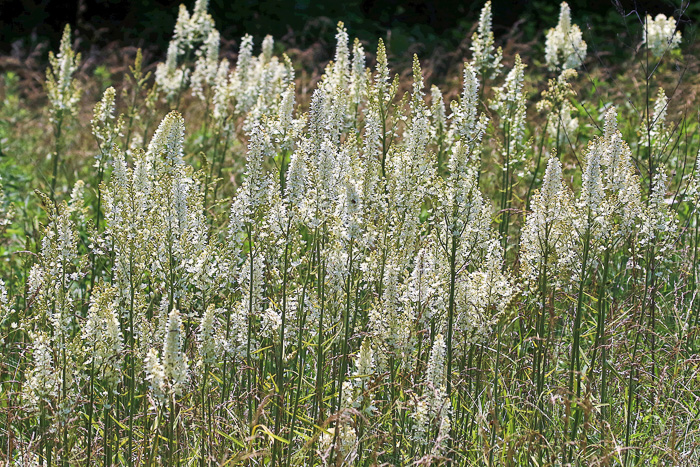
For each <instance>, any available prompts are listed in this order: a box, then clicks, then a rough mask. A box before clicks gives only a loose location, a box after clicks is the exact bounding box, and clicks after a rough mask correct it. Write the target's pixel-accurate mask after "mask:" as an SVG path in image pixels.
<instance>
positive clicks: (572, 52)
mask: <svg viewBox="0 0 700 467" xmlns="http://www.w3.org/2000/svg"><path fill="white" fill-rule="evenodd" d="M586 49H587V46H586V42H585V41H584V40H583V35H582V34H581V29H579V27H578V26H577V25H575V24H571V9H570V8H569V5H568V4H567V3H566V2H562V4H561V11H560V13H559V24H557V27H556V28H552V29H550V30H549V32H548V33H547V41H546V43H545V60H546V61H547V65H548V66H549V69H550V70H555V69H566V68H578V67H579V66H580V65H581V63H583V59H584V58H586Z"/></svg>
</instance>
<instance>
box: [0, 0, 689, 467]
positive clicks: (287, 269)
mask: <svg viewBox="0 0 700 467" xmlns="http://www.w3.org/2000/svg"><path fill="white" fill-rule="evenodd" d="M207 8H208V7H207V1H206V0H197V1H196V3H195V5H194V7H193V9H192V10H189V9H188V7H186V6H184V5H183V6H181V7H180V11H179V15H178V17H177V20H176V23H175V28H174V33H173V36H172V41H171V42H170V46H169V48H168V50H167V52H166V51H163V56H162V58H164V60H163V61H162V62H159V63H157V64H153V65H152V64H150V63H146V61H145V60H144V57H143V55H142V53H141V51H140V50H139V51H138V52H137V53H136V54H134V60H133V63H131V65H130V67H129V69H128V70H126V71H125V72H124V73H122V74H119V75H112V74H110V73H109V71H107V69H106V68H104V67H100V66H97V67H96V68H95V69H94V70H95V72H94V73H93V74H92V75H91V76H88V75H86V74H84V73H81V72H80V69H81V64H82V60H81V55H80V53H78V51H77V50H75V49H74V43H73V41H72V35H71V29H70V26H66V29H65V32H64V35H63V40H62V41H61V45H60V49H59V50H58V51H57V52H56V53H50V54H49V57H48V68H47V69H46V75H45V77H42V82H43V88H42V89H43V91H42V93H43V96H45V97H43V98H42V99H43V101H42V100H32V101H31V102H30V101H29V100H28V99H26V96H25V95H23V91H22V83H21V80H20V78H19V76H18V75H17V74H16V73H12V72H5V73H4V74H3V76H2V84H1V85H0V95H2V102H1V103H0V155H1V156H2V157H1V158H0V173H2V186H3V191H2V192H1V193H0V194H1V196H0V254H1V258H2V261H1V262H0V355H1V356H2V358H1V362H0V378H1V381H2V386H1V390H0V460H2V462H3V463H5V464H7V465H22V466H24V465H47V466H51V465H112V464H119V465H276V466H278V465H279V466H281V465H285V466H289V465H380V464H381V465H443V464H444V465H537V466H544V465H625V466H629V465H647V464H653V465H697V464H699V463H700V418H699V417H700V355H699V354H698V349H699V348H700V332H698V329H699V327H698V325H699V321H700V297H699V296H697V290H698V288H697V280H698V275H699V274H700V258H698V255H699V253H700V251H699V247H700V210H699V208H700V204H699V203H700V174H698V169H699V168H698V161H699V156H700V152H699V150H700V135H699V134H698V130H699V128H700V127H699V126H698V124H699V123H700V122H699V121H698V115H700V114H699V112H698V109H699V107H698V102H697V101H696V99H695V97H696V93H697V91H698V89H700V87H699V85H700V81H698V79H697V72H698V62H697V56H696V54H697V48H696V47H695V45H694V44H692V43H689V42H688V41H687V40H686V39H685V38H684V36H683V35H682V30H681V27H680V26H681V24H680V23H679V21H678V20H677V19H674V18H673V17H666V16H665V15H661V14H659V15H655V16H651V15H647V16H646V17H644V16H640V24H639V25H638V26H639V28H638V29H637V30H636V33H630V34H629V35H628V36H627V40H628V41H629V43H628V48H627V50H628V52H629V58H628V59H627V60H626V61H625V62H624V64H623V65H622V66H617V67H613V68H608V67H606V66H605V57H604V56H602V55H601V54H598V53H596V50H595V49H594V47H592V46H591V45H590V44H591V41H593V42H595V41H600V40H601V39H599V38H589V37H587V35H586V33H584V32H583V31H582V30H581V28H579V26H577V25H576V24H575V21H574V20H572V12H571V11H570V9H569V7H568V5H567V4H566V3H562V4H561V11H560V16H559V22H558V24H556V25H552V26H553V27H552V29H550V30H549V31H548V32H546V33H545V34H544V35H543V43H542V44H540V45H533V44H529V45H522V44H521V45H518V44H513V43H512V41H510V40H509V41H507V42H501V41H500V39H499V38H498V37H494V34H493V32H492V27H491V23H492V18H491V4H490V2H487V3H486V4H485V5H484V6H483V10H482V11H481V16H480V18H479V21H478V27H477V28H475V31H474V34H473V36H472V37H471V40H470V41H469V44H470V47H469V49H470V50H469V51H468V54H467V55H468V56H467V57H466V59H465V61H464V62H463V65H462V66H461V67H460V71H459V79H455V78H454V77H435V76H431V75H432V73H430V72H428V73H426V71H425V70H423V69H422V67H421V62H420V61H419V58H418V57H417V56H414V57H413V61H412V67H411V70H410V73H406V74H402V75H401V76H399V75H398V74H396V73H394V72H392V67H391V64H390V57H388V56H387V51H386V49H385V45H384V42H383V41H382V40H381V39H379V40H378V41H377V42H376V43H373V44H366V43H361V42H360V41H358V40H355V41H354V42H352V41H350V36H349V35H348V32H347V31H346V28H345V27H344V25H343V24H342V23H339V24H338V27H337V35H336V40H337V45H336V50H335V55H334V58H333V60H332V61H331V62H330V63H328V64H327V65H325V64H323V65H324V66H325V68H324V71H323V73H322V74H320V75H309V74H308V73H307V72H306V71H304V70H302V69H301V68H300V67H299V66H298V64H295V62H294V60H293V59H292V58H290V56H293V54H292V55H290V56H288V55H287V54H285V53H284V50H283V47H281V46H280V45H279V44H276V43H275V42H274V41H273V38H272V37H269V36H268V37H266V38H265V39H264V40H263V41H262V43H261V44H259V45H258V44H254V41H253V38H252V37H251V36H246V37H244V38H242V39H241V41H240V43H239V46H238V49H237V55H236V58H235V60H229V58H227V57H231V55H230V53H231V51H224V50H220V49H221V47H220V45H221V44H222V38H221V37H220V35H219V32H218V31H217V29H216V25H215V22H214V20H213V18H212V16H211V15H210V14H209V13H208V11H207ZM680 13H681V14H682V12H680ZM679 17H680V15H679ZM635 34H636V35H635ZM511 39H512V38H511ZM614 39H615V38H610V40H614ZM499 44H500V45H501V46H502V48H501V47H499ZM630 44H631V45H630ZM365 48H368V49H370V48H371V50H372V51H375V50H376V54H371V53H370V54H368V53H367V52H366V51H365ZM318 65H319V67H321V64H318ZM426 75H428V76H431V79H433V80H435V82H438V83H441V84H443V86H442V89H441V88H440V87H438V86H436V85H432V86H430V87H428V86H427V85H426V78H425V77H426ZM445 83H447V85H444V84H445ZM450 83H453V84H452V85H450ZM457 83H458V84H457ZM37 102H38V103H39V104H40V105H39V104H37Z"/></svg>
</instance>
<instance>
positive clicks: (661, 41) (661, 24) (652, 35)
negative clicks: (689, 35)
mask: <svg viewBox="0 0 700 467" xmlns="http://www.w3.org/2000/svg"><path fill="white" fill-rule="evenodd" d="M642 43H643V44H647V47H648V48H649V50H650V51H651V53H652V55H653V56H654V57H657V58H658V57H661V56H663V54H665V53H666V52H672V51H673V50H675V49H676V48H677V47H678V46H679V45H680V43H681V32H680V31H678V30H677V25H676V20H675V19H673V16H671V17H669V18H667V17H666V15H664V14H661V13H659V14H658V15H656V18H654V19H652V18H651V15H647V16H646V19H645V24H644V34H643V39H642Z"/></svg>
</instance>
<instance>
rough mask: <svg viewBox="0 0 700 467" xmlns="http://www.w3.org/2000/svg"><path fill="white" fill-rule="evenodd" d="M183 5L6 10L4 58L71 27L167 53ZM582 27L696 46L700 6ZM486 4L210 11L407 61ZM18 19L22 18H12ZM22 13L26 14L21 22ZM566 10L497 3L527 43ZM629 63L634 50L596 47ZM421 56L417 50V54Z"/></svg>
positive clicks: (302, 2)
mask: <svg viewBox="0 0 700 467" xmlns="http://www.w3.org/2000/svg"><path fill="white" fill-rule="evenodd" d="M180 3H181V0H140V1H130V2H125V1H119V0H97V1H95V0H92V1H90V0H67V1H58V0H3V1H0V5H1V9H2V11H3V20H2V21H1V22H0V37H2V41H0V54H6V53H9V52H10V51H11V50H12V47H13V43H16V42H17V41H23V42H24V45H25V46H31V44H32V43H37V42H45V41H48V43H49V47H50V49H55V48H56V47H57V46H58V43H59V41H60V38H61V37H60V34H61V31H62V30H63V26H64V25H65V24H67V23H70V24H72V25H73V26H74V27H75V32H76V36H77V37H78V38H79V39H82V40H84V41H87V42H89V43H90V44H92V45H93V46H96V47H104V46H106V45H108V44H110V43H114V42H117V43H119V44H120V45H132V46H138V47H143V48H153V49H154V50H161V51H165V50H166V49H167V45H168V41H169V40H170V38H171V35H172V23H173V21H174V19H175V18H176V17H177V9H178V5H179V4H180ZM569 3H570V6H571V7H572V10H573V11H574V20H575V21H576V23H577V24H580V25H581V27H582V29H584V30H585V29H589V28H591V27H592V25H595V28H594V29H595V30H596V31H597V32H599V33H601V37H602V34H604V35H605V37H608V38H610V37H614V36H618V37H620V36H622V37H628V36H630V35H631V33H636V32H637V30H638V29H639V28H640V27H641V25H640V21H639V18H643V17H644V15H645V14H646V12H647V11H651V12H654V13H655V14H656V13H665V14H667V15H674V17H676V18H682V19H681V21H682V22H684V27H683V29H684V35H685V37H686V38H688V37H691V36H692V35H694V30H695V26H693V25H691V20H692V19H693V18H697V17H699V16H700V2H691V1H689V0H680V1H670V0H656V1H651V0H646V1H644V0H641V1H636V0H635V1H631V0H572V1H570V2H569ZM481 6H482V5H481V2H469V1H466V2H465V1H439V0H433V1H423V0H407V1H406V0H344V1H341V2H338V1H328V0H326V1H320V0H318V1H311V0H262V1H258V0H211V1H210V6H209V10H210V12H211V14H212V16H213V18H214V20H215V21H216V23H217V25H220V30H221V34H222V37H226V38H240V37H242V36H243V35H244V34H251V35H253V36H254V37H255V39H256V42H259V41H260V40H262V38H263V37H264V36H265V35H267V34H271V35H272V36H273V37H275V38H277V39H281V40H282V42H283V43H286V44H287V45H293V46H296V47H300V48H308V47H310V46H312V45H313V44H315V43H317V42H320V43H321V44H322V45H328V46H329V47H328V48H332V46H333V36H334V34H335V25H336V23H337V22H338V21H339V20H342V21H343V22H344V23H345V24H346V26H347V27H348V28H349V29H350V30H352V31H353V32H354V33H355V34H356V35H357V37H358V38H359V39H360V40H374V39H375V38H376V37H384V38H385V39H386V40H387V46H388V47H389V52H390V53H393V54H396V55H401V54H402V53H406V52H407V50H408V49H409V48H411V46H415V44H420V48H422V49H424V50H423V52H424V53H425V52H427V53H431V52H433V51H435V49H448V50H449V49H451V48H454V47H455V46H457V45H459V44H460V43H461V42H462V41H464V40H465V39H467V38H468V37H470V36H471V33H470V31H471V29H472V27H473V26H474V25H475V24H476V21H477V20H478V15H479V10H480V8H481ZM10 12H15V13H10ZM16 12H19V14H17V13H16ZM558 14H559V5H558V2H553V1H550V0H533V1H527V0H512V1H511V0H497V1H494V2H493V24H494V31H495V32H496V33H497V34H498V35H500V36H503V35H504V34H508V33H515V34H520V35H521V37H520V40H521V41H526V42H527V41H532V40H534V39H538V38H539V35H541V34H542V31H545V30H546V29H547V28H548V27H550V26H551V25H552V24H555V23H556V21H557V19H558ZM591 45H592V46H593V47H598V48H599V49H600V50H601V51H604V52H607V53H611V54H613V55H619V56H620V57H624V56H626V55H624V53H623V49H624V48H625V47H624V42H622V43H621V42H615V41H601V43H600V44H591ZM411 51H413V50H411Z"/></svg>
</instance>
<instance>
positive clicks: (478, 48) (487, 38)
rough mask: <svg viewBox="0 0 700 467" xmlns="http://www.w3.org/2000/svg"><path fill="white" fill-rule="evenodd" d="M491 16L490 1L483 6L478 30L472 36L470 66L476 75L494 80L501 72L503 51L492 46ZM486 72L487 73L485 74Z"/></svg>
mask: <svg viewBox="0 0 700 467" xmlns="http://www.w3.org/2000/svg"><path fill="white" fill-rule="evenodd" d="M491 23H492V14H491V0H489V1H488V2H486V3H485V4H484V7H483V8H482V9H481V15H480V16H479V28H478V30H477V32H475V33H474V35H473V36H472V45H471V46H470V49H471V51H472V63H471V64H472V66H473V67H474V70H475V71H476V73H480V74H488V77H490V78H495V77H496V76H498V74H499V73H500V71H501V67H502V66H503V65H501V60H502V59H503V51H502V50H501V48H500V47H499V48H498V49H497V50H496V48H495V47H494V45H493V31H492V30H491ZM487 72H488V73H487Z"/></svg>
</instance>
